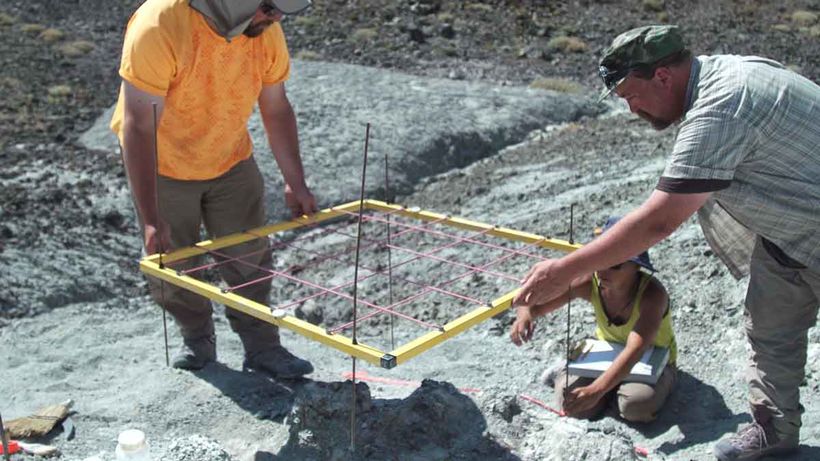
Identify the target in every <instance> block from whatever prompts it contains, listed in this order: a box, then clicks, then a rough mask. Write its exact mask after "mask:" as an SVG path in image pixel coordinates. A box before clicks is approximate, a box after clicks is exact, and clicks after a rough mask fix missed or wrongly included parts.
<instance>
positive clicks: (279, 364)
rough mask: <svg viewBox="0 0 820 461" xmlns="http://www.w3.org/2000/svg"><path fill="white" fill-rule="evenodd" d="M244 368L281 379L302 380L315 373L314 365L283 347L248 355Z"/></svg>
mask: <svg viewBox="0 0 820 461" xmlns="http://www.w3.org/2000/svg"><path fill="white" fill-rule="evenodd" d="M242 368H243V369H244V370H250V371H258V372H262V373H266V374H268V375H270V376H272V377H274V378H280V379H295V378H301V377H302V376H304V375H307V374H310V373H313V365H311V364H310V362H308V361H307V360H302V359H300V358H299V357H296V356H295V355H293V354H291V353H290V352H289V351H288V350H287V349H285V348H284V347H282V346H276V347H274V348H272V349H267V350H264V351H259V352H255V353H253V354H249V355H246V356H245V362H244V363H243V364H242Z"/></svg>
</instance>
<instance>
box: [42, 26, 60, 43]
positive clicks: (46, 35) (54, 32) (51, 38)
mask: <svg viewBox="0 0 820 461" xmlns="http://www.w3.org/2000/svg"><path fill="white" fill-rule="evenodd" d="M63 37H65V34H64V33H63V31H61V30H59V29H51V28H49V29H46V30H44V31H42V32H40V35H38V36H37V38H39V39H40V40H42V41H44V42H46V43H54V42H59V41H60V40H62V39H63Z"/></svg>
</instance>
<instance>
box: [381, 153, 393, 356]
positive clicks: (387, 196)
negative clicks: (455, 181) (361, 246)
mask: <svg viewBox="0 0 820 461" xmlns="http://www.w3.org/2000/svg"><path fill="white" fill-rule="evenodd" d="M384 201H385V202H387V203H392V201H391V200H390V176H389V175H388V163H387V154H386V153H385V154H384ZM390 218H391V217H390V215H389V214H388V215H387V294H388V301H389V303H390V305H391V306H392V305H393V259H392V256H391V255H392V250H391V248H393V246H392V243H391V242H390V233H391V231H390ZM395 348H396V342H395V339H394V337H393V316H392V315H391V316H390V349H391V350H392V349H395Z"/></svg>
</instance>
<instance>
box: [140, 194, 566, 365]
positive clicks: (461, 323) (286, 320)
mask: <svg viewBox="0 0 820 461" xmlns="http://www.w3.org/2000/svg"><path fill="white" fill-rule="evenodd" d="M360 204H361V202H360V201H359V200H356V201H353V202H350V203H346V204H343V205H338V206H335V207H331V208H327V209H324V210H322V211H319V212H317V213H316V214H315V215H314V216H313V217H312V218H310V219H308V218H306V217H300V218H297V219H294V220H291V221H284V222H281V223H276V224H270V225H267V226H263V227H259V228H256V229H252V230H250V231H248V232H247V233H237V234H233V235H228V236H225V237H221V238H218V239H215V240H205V241H202V242H199V243H197V244H196V245H194V246H192V247H187V248H182V249H179V250H176V251H173V252H171V253H167V254H163V255H162V256H161V257H162V259H161V261H162V266H160V255H159V254H153V255H149V256H146V257H144V258H143V259H142V260H141V261H140V270H141V271H142V272H144V273H145V274H147V275H149V276H154V277H157V278H159V279H162V280H165V281H166V282H169V283H172V284H174V285H176V286H179V287H182V288H185V289H187V290H190V291H192V292H194V293H197V294H199V295H202V296H205V297H206V298H209V299H211V300H214V301H217V302H219V303H222V304H224V305H225V306H228V307H230V308H232V309H236V310H238V311H240V312H244V313H245V314H248V315H251V316H253V317H256V318H257V319H259V320H262V321H265V322H268V323H271V324H273V325H277V326H279V327H284V328H287V329H289V330H292V331H295V332H296V333H299V334H301V335H303V336H305V337H307V338H309V339H313V340H316V341H319V342H321V343H323V344H325V345H327V346H330V347H333V348H335V349H338V350H340V351H342V352H344V353H345V354H348V355H351V356H353V357H356V358H359V359H362V360H365V361H367V362H369V363H372V364H374V365H379V366H381V367H383V368H387V369H390V368H393V367H395V366H397V365H400V364H402V363H404V362H406V361H408V360H410V359H411V358H413V357H415V356H416V355H418V354H421V353H422V352H424V351H426V350H428V349H430V348H432V347H433V346H435V345H437V344H439V343H441V342H442V341H444V340H446V339H448V338H451V337H453V336H455V335H457V334H459V333H461V332H463V331H465V330H467V329H468V328H470V327H472V326H474V325H476V324H478V323H481V322H483V321H484V320H487V319H488V318H490V317H494V316H496V315H498V314H499V313H501V312H503V311H505V310H506V309H509V308H510V307H511V305H512V300H513V298H514V297H515V294H516V293H517V292H518V289H515V290H512V291H510V292H508V293H506V294H504V295H502V296H500V297H498V298H496V299H495V300H493V301H492V302H491V303H490V305H489V306H481V307H478V308H476V309H474V310H472V311H470V312H468V313H466V314H464V315H462V316H461V317H458V318H457V319H455V320H452V321H450V322H449V323H447V324H445V325H444V326H443V327H442V329H441V330H437V331H431V332H428V333H426V334H424V335H422V336H420V337H418V338H416V339H414V340H412V341H410V342H408V343H406V344H404V345H401V346H399V347H397V348H396V349H394V350H392V351H390V352H387V351H382V350H380V349H378V348H375V347H371V346H368V345H366V344H362V343H361V342H357V343H355V344H354V343H353V340H352V339H350V338H347V337H345V336H343V335H339V334H329V333H327V332H326V331H325V330H324V329H323V328H321V327H318V326H316V325H313V324H311V323H308V322H305V321H304V320H300V319H298V318H296V317H294V316H291V315H286V316H284V317H274V316H273V315H272V313H271V309H270V307H268V306H265V305H264V304H260V303H257V302H255V301H251V300H250V299H247V298H245V297H243V296H240V295H237V294H234V293H224V292H223V291H222V290H221V289H220V288H218V287H216V286H213V285H210V284H208V283H205V282H202V281H199V280H197V279H195V278H193V277H190V276H187V275H179V274H178V273H177V271H175V270H174V269H170V268H168V267H167V266H165V264H170V263H173V262H175V261H179V260H183V259H186V258H189V257H192V256H197V255H201V254H206V253H207V252H208V251H212V250H218V249H220V248H225V247H229V246H232V245H238V244H240V243H244V242H247V241H249V240H252V239H255V238H259V236H260V235H270V234H274V233H277V232H282V231H286V230H291V229H296V228H299V227H302V226H304V225H306V224H313V223H316V222H321V221H327V220H329V219H333V218H336V217H339V216H342V215H346V214H349V213H351V212H352V213H358V211H359V207H360ZM363 206H364V208H365V209H368V210H376V211H383V212H390V213H394V214H396V215H400V216H404V217H407V218H414V219H418V220H421V221H437V224H443V225H446V226H451V227H455V228H459V229H466V230H472V231H486V234H487V235H492V236H494V237H499V238H503V239H507V240H512V241H517V242H523V243H528V244H533V245H537V246H539V247H542V248H548V249H552V250H559V251H565V252H571V251H574V250H576V249H578V248H580V247H581V245H579V244H574V243H570V242H568V241H566V240H560V239H551V238H546V237H542V236H540V235H536V234H531V233H528V232H521V231H516V230H513V229H508V228H503V227H496V226H491V225H489V224H482V223H479V222H475V221H469V220H466V219H461V218H453V217H448V216H445V215H442V214H438V213H433V212H430V211H423V210H418V209H408V208H406V207H403V206H401V205H394V204H389V203H386V202H382V201H378V200H370V199H367V200H364V203H363Z"/></svg>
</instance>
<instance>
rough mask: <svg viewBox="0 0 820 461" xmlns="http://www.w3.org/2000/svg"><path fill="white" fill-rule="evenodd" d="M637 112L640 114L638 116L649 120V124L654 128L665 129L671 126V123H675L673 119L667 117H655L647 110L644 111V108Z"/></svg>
mask: <svg viewBox="0 0 820 461" xmlns="http://www.w3.org/2000/svg"><path fill="white" fill-rule="evenodd" d="M637 114H638V117H640V118H642V119H644V120H646V121H647V122H649V124H650V125H652V128H654V129H656V130H658V131H663V130H665V129H667V128H669V125H671V124H672V123H673V121H672V120H666V119H662V118H660V117H655V116H653V115H649V114H647V113H646V112H644V111H642V110H639V111H638V112H637Z"/></svg>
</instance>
